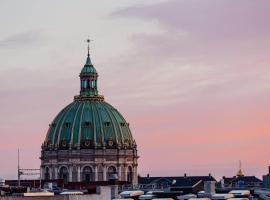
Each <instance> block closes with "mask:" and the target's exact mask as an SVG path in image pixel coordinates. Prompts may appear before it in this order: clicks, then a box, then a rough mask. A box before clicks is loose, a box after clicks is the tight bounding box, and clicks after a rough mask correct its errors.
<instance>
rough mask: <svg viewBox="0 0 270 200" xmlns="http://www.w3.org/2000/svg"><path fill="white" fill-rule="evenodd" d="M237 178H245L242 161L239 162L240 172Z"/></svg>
mask: <svg viewBox="0 0 270 200" xmlns="http://www.w3.org/2000/svg"><path fill="white" fill-rule="evenodd" d="M236 176H238V177H241V176H245V174H244V172H243V171H242V162H241V160H239V170H238V172H237V174H236Z"/></svg>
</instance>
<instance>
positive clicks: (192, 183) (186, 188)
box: [138, 174, 216, 194]
mask: <svg viewBox="0 0 270 200" xmlns="http://www.w3.org/2000/svg"><path fill="white" fill-rule="evenodd" d="M206 181H216V180H215V178H214V177H213V176H211V174H209V176H186V175H185V176H170V177H150V176H147V177H140V176H139V178H138V183H139V188H140V189H144V190H153V189H155V190H158V189H160V190H165V191H182V192H183V194H189V193H197V192H199V191H201V190H204V182H206Z"/></svg>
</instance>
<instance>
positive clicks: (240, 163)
mask: <svg viewBox="0 0 270 200" xmlns="http://www.w3.org/2000/svg"><path fill="white" fill-rule="evenodd" d="M239 169H242V162H241V160H239Z"/></svg>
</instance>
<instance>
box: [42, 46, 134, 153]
mask: <svg viewBox="0 0 270 200" xmlns="http://www.w3.org/2000/svg"><path fill="white" fill-rule="evenodd" d="M97 78H98V74H97V71H96V69H95V68H94V66H93V64H92V62H91V59H90V55H89V51H88V56H87V59H86V64H85V65H84V67H83V69H82V70H81V73H80V80H81V90H80V95H78V96H75V97H74V101H73V102H72V103H70V104H69V105H67V106H66V107H65V108H63V109H62V110H61V111H60V112H59V113H58V115H57V116H56V117H55V118H54V120H53V121H52V123H51V124H50V126H49V130H48V132H47V136H46V138H45V141H44V143H43V148H44V149H48V150H49V149H51V150H56V149H83V148H89V149H91V148H93V149H97V148H117V149H122V148H123V149H132V148H136V143H135V140H134V139H133V137H132V135H131V131H130V129H129V123H127V122H126V120H125V119H124V117H123V116H122V115H121V114H120V113H119V112H118V111H117V110H116V109H115V108H114V107H113V106H111V105H110V104H108V103H107V102H105V101H104V97H103V96H102V95H99V94H98V90H97Z"/></svg>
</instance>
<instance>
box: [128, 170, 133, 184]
mask: <svg viewBox="0 0 270 200" xmlns="http://www.w3.org/2000/svg"><path fill="white" fill-rule="evenodd" d="M132 175H133V173H132V167H131V166H129V167H128V169H127V181H128V182H129V183H132Z"/></svg>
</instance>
